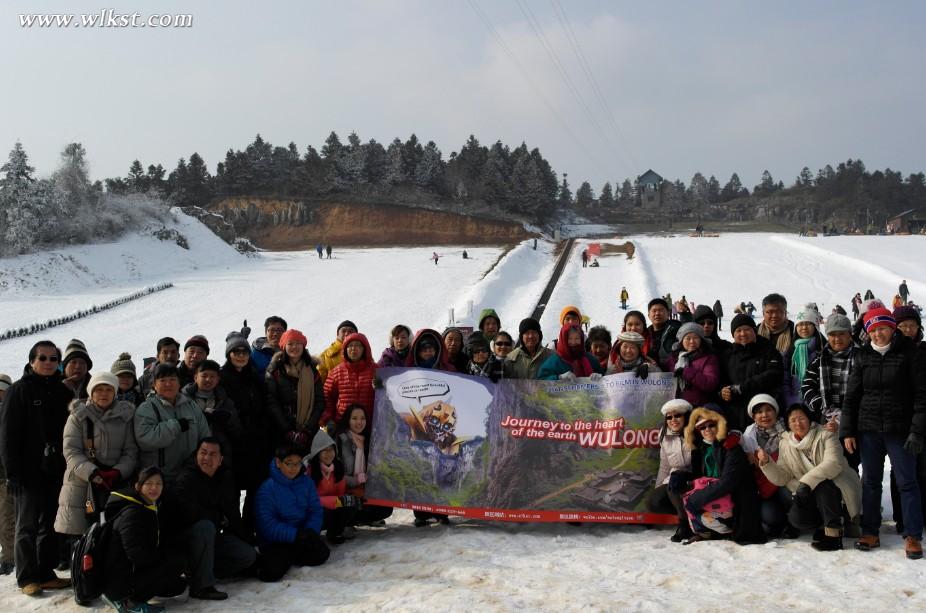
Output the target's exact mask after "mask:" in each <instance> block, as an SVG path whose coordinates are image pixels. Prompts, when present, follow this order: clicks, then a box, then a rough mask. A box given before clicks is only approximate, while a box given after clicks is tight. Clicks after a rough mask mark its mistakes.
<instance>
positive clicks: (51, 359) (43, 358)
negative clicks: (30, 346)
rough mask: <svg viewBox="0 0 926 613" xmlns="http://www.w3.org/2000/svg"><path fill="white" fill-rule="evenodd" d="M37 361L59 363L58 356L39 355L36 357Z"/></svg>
mask: <svg viewBox="0 0 926 613" xmlns="http://www.w3.org/2000/svg"><path fill="white" fill-rule="evenodd" d="M35 359H37V360H38V361H39V362H57V361H58V356H56V355H42V354H39V355H37V356H35Z"/></svg>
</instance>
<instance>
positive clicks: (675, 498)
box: [647, 398, 692, 543]
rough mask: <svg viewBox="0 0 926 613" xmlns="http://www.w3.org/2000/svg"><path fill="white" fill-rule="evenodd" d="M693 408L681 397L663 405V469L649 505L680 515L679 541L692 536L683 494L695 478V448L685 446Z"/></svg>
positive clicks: (660, 511) (660, 455)
mask: <svg viewBox="0 0 926 613" xmlns="http://www.w3.org/2000/svg"><path fill="white" fill-rule="evenodd" d="M691 409H692V406H691V403H689V402H688V401H687V400H683V399H681V398H676V399H674V400H670V401H668V402H667V403H665V404H664V405H662V409H661V410H662V414H663V415H664V416H665V425H664V426H663V427H662V430H661V431H660V432H659V472H658V473H657V474H656V488H655V489H654V490H653V491H652V492H651V493H650V496H649V499H648V500H647V506H648V508H649V510H650V511H652V512H653V513H675V514H676V515H678V529H677V530H676V531H675V534H674V535H672V542H675V543H679V542H681V541H683V540H685V539H686V538H688V537H690V536H691V527H690V526H689V525H688V517H687V515H686V514H685V507H684V505H683V504H682V499H681V494H682V493H683V492H685V491H686V489H687V487H686V484H687V483H688V481H690V480H691V450H690V449H688V447H687V446H685V426H686V425H687V424H688V416H689V415H690V414H691ZM673 484H674V487H673Z"/></svg>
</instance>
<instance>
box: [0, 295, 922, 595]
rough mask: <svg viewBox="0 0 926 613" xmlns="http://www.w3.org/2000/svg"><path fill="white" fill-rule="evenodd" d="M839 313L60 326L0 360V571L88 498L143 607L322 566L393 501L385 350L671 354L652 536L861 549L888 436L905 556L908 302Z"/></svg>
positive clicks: (555, 376)
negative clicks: (106, 358)
mask: <svg viewBox="0 0 926 613" xmlns="http://www.w3.org/2000/svg"><path fill="white" fill-rule="evenodd" d="M861 311H862V312H861V313H860V317H859V318H858V320H857V321H856V322H852V321H850V320H849V319H848V318H847V317H846V316H844V315H841V314H833V315H830V316H829V317H828V318H827V319H826V321H825V325H823V324H824V320H823V318H822V316H821V315H820V314H819V313H818V312H817V311H816V309H815V308H814V307H813V306H812V305H808V306H806V307H804V308H802V309H800V310H799V311H798V312H797V313H796V316H795V317H794V318H793V320H792V319H790V318H789V315H788V310H787V301H786V300H785V298H784V297H783V296H781V295H780V294H770V295H769V296H766V298H765V299H764V300H763V301H762V316H763V318H762V321H761V322H760V323H759V324H758V325H757V324H756V322H755V320H754V319H753V318H752V317H751V316H749V315H746V314H743V313H740V314H737V315H736V316H735V317H734V318H733V320H732V323H731V325H730V326H729V330H730V334H731V336H732V342H731V341H728V340H725V339H722V338H721V337H720V336H719V334H718V332H719V320H720V317H719V316H718V314H717V313H716V312H715V309H714V308H712V307H710V306H707V305H700V306H697V307H696V308H695V309H694V311H693V312H691V313H688V315H689V316H686V317H685V319H686V321H685V322H683V321H680V320H679V319H674V318H672V309H671V307H670V303H669V302H667V300H666V299H665V298H662V297H660V298H655V299H653V300H651V301H650V302H649V304H648V308H647V313H646V314H644V313H642V312H640V311H637V310H631V311H627V312H626V314H625V315H624V317H623V322H622V325H621V327H620V331H619V332H617V333H616V334H615V335H612V333H611V331H610V330H608V329H607V328H606V327H604V326H595V327H592V328H591V330H589V331H588V334H586V333H585V331H584V328H583V325H582V323H583V315H582V312H581V310H580V309H579V308H578V307H576V306H573V305H570V306H566V307H565V308H563V309H562V310H561V312H560V313H559V323H560V330H559V334H558V337H557V338H556V339H553V340H552V342H550V343H547V344H544V342H543V340H544V339H543V333H542V331H541V326H540V323H539V321H537V320H536V319H533V318H525V319H523V320H521V321H520V323H519V324H518V330H517V334H514V333H513V331H512V333H508V332H506V331H504V330H503V329H502V322H501V319H500V317H499V315H498V313H497V312H496V311H494V310H493V309H484V310H483V311H482V312H481V313H480V314H479V317H478V320H477V322H476V324H477V325H476V328H477V329H476V330H474V331H473V332H472V333H470V334H468V335H467V334H464V331H463V330H461V329H458V328H448V329H446V330H444V331H443V332H442V333H441V332H438V331H436V330H433V329H427V328H426V329H422V330H419V331H417V332H416V333H414V334H413V332H412V329H411V328H410V327H408V326H406V325H401V324H400V325H396V326H395V327H393V328H392V329H391V331H390V333H389V337H388V339H387V347H386V348H385V349H384V350H383V351H382V353H381V355H380V356H379V359H378V360H376V359H375V355H374V353H373V351H372V348H371V345H370V342H369V340H368V339H367V337H366V336H365V335H364V334H362V333H361V332H360V331H359V330H358V327H357V325H356V324H354V323H353V322H352V321H350V320H345V321H343V322H341V323H340V324H338V326H337V327H336V329H335V338H334V340H333V342H332V343H331V344H330V345H329V346H328V347H326V348H325V349H324V350H323V351H321V352H319V353H318V354H317V355H315V356H313V355H311V354H310V353H309V351H308V341H307V339H306V337H305V335H304V334H302V333H301V332H300V331H299V330H297V329H293V328H290V327H289V326H288V324H287V322H286V321H285V320H284V319H283V318H282V317H279V316H271V317H268V318H267V319H266V321H265V322H264V334H263V336H260V337H259V338H257V339H256V340H254V341H253V342H249V340H248V338H247V337H248V335H249V332H250V330H249V329H248V328H247V326H246V324H245V327H244V328H243V329H241V330H236V331H233V332H231V333H229V334H228V335H227V337H226V338H225V340H224V361H223V363H221V364H220V363H219V362H218V361H216V360H214V359H211V358H210V356H211V355H213V351H212V349H213V347H212V345H211V344H210V342H209V340H208V339H206V338H205V337H204V336H201V335H196V336H193V337H191V338H189V339H188V340H187V341H186V342H185V343H183V344H182V345H181V343H179V342H178V341H176V340H175V339H173V338H171V337H164V338H161V339H160V340H158V342H157V344H156V357H155V358H154V359H153V360H152V361H151V362H150V363H148V364H147V365H146V366H145V367H144V368H143V369H142V370H141V371H139V369H138V368H137V367H136V365H135V363H134V362H133V360H132V358H131V356H130V355H129V354H127V353H123V354H121V355H119V356H118V357H117V359H116V360H115V361H114V362H113V363H112V366H111V368H110V369H108V370H94V368H93V366H94V365H93V360H92V359H91V356H90V352H89V351H88V349H87V347H86V345H85V344H84V343H83V342H81V341H80V340H77V339H72V340H71V341H69V342H68V343H67V345H66V346H65V347H64V349H63V350H62V349H61V348H59V347H58V346H56V345H55V344H54V343H53V342H51V341H40V342H37V343H36V344H35V345H34V346H33V347H32V349H31V350H30V352H29V356H28V364H27V365H26V367H25V369H24V372H23V376H22V377H21V378H20V379H19V380H17V381H15V382H14V381H13V380H12V379H11V378H10V377H8V376H6V375H0V394H2V395H3V396H4V397H3V403H2V408H0V460H2V467H3V469H4V470H5V474H3V475H2V476H3V478H4V479H5V481H6V487H5V488H0V489H2V490H3V491H2V495H0V536H2V539H0V546H2V554H3V558H2V567H0V570H2V571H3V572H5V573H9V572H12V571H13V570H14V569H15V573H16V580H17V584H18V585H19V587H20V588H21V590H22V592H23V593H25V594H28V595H33V596H34V595H37V594H41V593H42V591H43V590H46V589H62V588H67V587H69V585H70V581H69V580H68V579H66V578H61V577H58V576H57V575H56V574H55V570H56V568H66V567H67V561H68V559H69V557H70V546H71V543H73V542H74V540H75V539H76V538H78V537H79V536H80V535H81V534H83V533H84V532H85V531H86V530H87V528H88V526H90V525H91V524H92V523H93V522H94V521H96V519H97V518H98V517H99V514H100V512H101V511H103V512H104V516H105V520H106V524H108V525H109V526H110V531H111V537H110V539H109V540H108V542H107V550H106V561H105V568H106V569H107V572H106V582H105V583H106V585H105V589H104V596H105V598H106V599H107V600H108V602H110V603H111V604H112V606H113V607H115V608H116V609H117V610H119V611H134V610H147V611H154V610H158V608H157V607H156V606H155V605H150V604H148V601H149V600H150V599H151V598H153V597H154V596H155V595H157V596H169V595H174V594H179V593H181V592H183V591H184V590H186V589H189V594H190V596H191V597H193V598H201V599H215V600H219V599H224V598H225V597H227V595H226V594H225V593H224V592H221V591H219V590H218V589H217V587H216V582H217V579H220V578H234V577H237V576H253V577H258V578H260V579H261V580H264V581H277V580H279V579H281V578H282V577H283V576H284V575H285V573H286V572H287V570H288V569H289V568H290V567H291V566H294V565H295V566H306V565H308V566H311V565H318V564H323V563H324V562H325V561H326V560H327V558H328V556H329V553H330V547H332V546H338V545H340V544H342V543H344V542H345V541H346V540H349V539H351V538H352V537H353V536H355V534H356V532H357V528H358V527H364V526H377V525H382V524H383V522H384V520H385V519H386V518H387V517H389V516H390V514H391V512H392V509H390V508H385V507H378V506H374V505H370V504H367V503H366V501H365V499H364V491H365V483H366V481H367V474H366V472H367V471H366V459H367V457H368V456H369V449H370V430H371V424H372V420H373V411H374V393H375V387H376V386H377V384H378V377H377V375H376V370H377V368H380V367H390V366H392V367H395V366H399V367H418V368H433V369H439V370H446V371H456V372H461V373H464V374H469V375H472V376H477V377H487V378H489V379H491V380H493V381H498V380H499V379H502V378H514V379H547V380H560V381H573V380H575V379H578V378H586V377H587V378H589V379H592V380H595V379H599V378H601V377H602V376H605V375H608V374H613V373H632V375H633V376H635V377H639V378H642V379H646V378H647V377H648V376H649V374H650V373H653V372H660V371H662V372H666V373H672V374H673V376H674V380H675V394H674V395H675V397H676V398H675V400H672V401H670V402H669V403H667V404H666V405H665V406H664V407H663V409H662V412H663V415H664V416H665V426H664V428H663V430H662V433H661V436H660V447H661V461H660V467H659V474H658V476H657V479H656V483H655V486H656V487H655V489H654V490H653V492H652V496H651V497H650V498H649V500H648V504H649V505H650V507H651V508H652V509H653V510H656V511H660V512H669V513H675V514H677V516H678V518H679V526H678V529H677V531H676V533H675V534H674V535H673V537H672V539H673V540H674V541H681V542H686V543H692V542H697V541H703V540H711V539H715V538H726V537H730V538H733V539H734V540H736V541H737V542H739V543H755V542H764V541H765V540H766V539H767V538H769V537H772V538H776V537H788V536H795V535H796V534H798V533H799V531H801V530H808V531H813V533H814V547H816V548H817V549H821V550H832V549H838V548H841V547H842V537H843V536H844V535H846V534H853V535H856V537H857V541H856V547H857V548H859V549H863V550H870V549H873V548H876V547H878V545H879V540H878V533H879V529H880V525H881V514H880V513H881V510H880V497H881V478H882V474H883V464H884V458H885V456H886V455H887V456H890V458H891V466H892V475H893V477H892V483H896V498H897V500H898V503H897V504H896V505H895V519H896V520H897V525H898V530H900V531H902V533H903V534H904V536H905V548H906V554H907V556H908V557H911V558H917V557H921V556H922V548H921V545H920V538H921V533H922V523H923V519H922V508H923V501H922V499H921V498H922V495H923V492H926V488H923V487H921V485H926V483H924V475H926V469H924V464H926V463H924V459H923V437H924V434H926V345H924V343H923V330H922V322H921V319H920V317H919V314H918V312H917V311H916V310H914V309H911V308H909V307H900V308H898V309H895V310H894V311H893V312H891V311H889V310H888V309H887V308H885V307H884V305H883V304H882V303H880V302H878V301H876V300H869V301H867V302H866V303H864V304H863V305H862V309H861ZM859 464H861V466H862V470H863V481H861V482H860V480H859V476H858V472H857V470H858V466H859ZM241 492H244V501H243V506H242V505H240V501H241ZM14 503H15V504H14ZM432 522H438V523H448V522H449V519H448V518H447V517H446V516H443V515H436V514H429V513H421V512H416V513H415V525H416V526H427V525H428V524H430V523H432ZM14 542H15V545H13V543H14ZM11 550H12V551H14V552H15V553H14V555H13V556H11V555H10V552H11Z"/></svg>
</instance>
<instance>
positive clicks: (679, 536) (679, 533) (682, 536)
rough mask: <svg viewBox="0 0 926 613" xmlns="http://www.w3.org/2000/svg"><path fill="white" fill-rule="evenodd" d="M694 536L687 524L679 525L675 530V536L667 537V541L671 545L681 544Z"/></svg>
mask: <svg viewBox="0 0 926 613" xmlns="http://www.w3.org/2000/svg"><path fill="white" fill-rule="evenodd" d="M692 536H694V533H693V532H692V531H691V526H689V525H688V523H687V522H686V523H684V524H679V525H678V528H676V529H675V534H673V535H672V536H670V537H669V540H670V541H672V542H673V543H681V542H682V541H684V540H686V539H690V538H691V537H692Z"/></svg>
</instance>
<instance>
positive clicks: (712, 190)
mask: <svg viewBox="0 0 926 613" xmlns="http://www.w3.org/2000/svg"><path fill="white" fill-rule="evenodd" d="M707 201H708V202H709V203H711V204H713V203H715V202H719V201H720V181H718V180H717V177H715V176H714V175H711V178H710V179H708V180H707Z"/></svg>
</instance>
